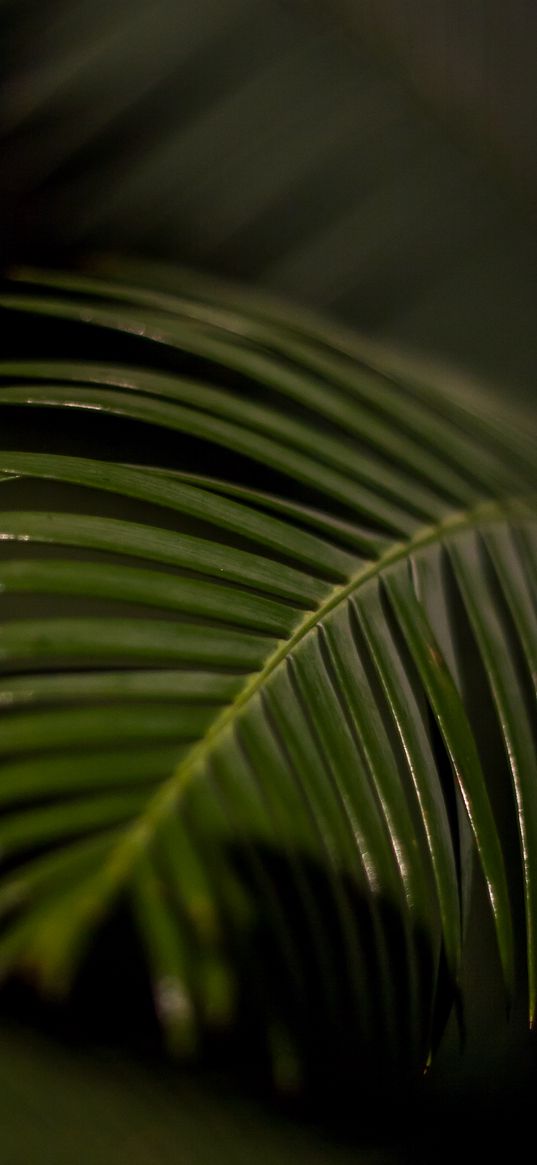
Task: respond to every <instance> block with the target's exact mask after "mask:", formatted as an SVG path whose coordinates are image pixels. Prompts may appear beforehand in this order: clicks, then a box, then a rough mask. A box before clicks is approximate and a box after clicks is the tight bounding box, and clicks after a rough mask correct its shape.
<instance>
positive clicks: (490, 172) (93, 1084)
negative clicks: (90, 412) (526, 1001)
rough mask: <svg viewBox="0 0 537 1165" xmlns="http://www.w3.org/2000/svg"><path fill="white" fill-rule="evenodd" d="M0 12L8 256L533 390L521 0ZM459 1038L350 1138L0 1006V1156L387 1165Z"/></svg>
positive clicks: (502, 1073) (294, 0)
mask: <svg viewBox="0 0 537 1165" xmlns="http://www.w3.org/2000/svg"><path fill="white" fill-rule="evenodd" d="M0 20H1V23H2V37H1V40H2V45H3V58H4V59H3V68H2V99H1V105H0V151H1V157H2V163H3V164H2V168H1V177H0V221H1V223H2V227H1V251H2V261H3V263H4V265H6V264H7V265H9V264H10V263H13V262H19V261H31V262H32V263H35V262H45V263H51V264H66V263H72V262H73V261H77V260H78V259H79V258H80V257H83V256H84V255H86V254H88V253H91V252H92V251H95V250H99V251H103V250H107V249H113V250H115V251H124V252H129V253H136V254H138V255H140V256H143V257H146V258H153V259H165V260H172V261H177V262H180V263H187V264H189V265H192V266H196V267H199V268H202V269H205V270H208V271H215V272H216V273H218V274H219V275H224V276H229V277H233V278H240V279H242V280H246V281H251V282H252V283H255V284H256V285H259V286H262V287H265V288H267V289H270V290H273V291H274V292H277V293H278V294H283V295H285V296H288V297H291V298H295V299H298V300H301V301H303V302H307V303H310V304H312V305H315V306H317V307H320V308H322V309H326V310H328V311H330V312H332V313H333V314H334V315H336V316H339V317H340V318H342V319H344V320H346V321H348V322H350V323H352V324H353V325H354V326H355V327H357V328H358V329H360V330H362V331H364V332H367V333H368V334H369V335H370V336H373V337H375V338H377V339H378V340H381V341H388V342H389V343H393V344H394V345H396V346H400V347H401V346H402V347H403V348H408V349H409V350H414V351H418V352H419V353H420V354H421V356H422V357H423V356H425V357H432V358H435V359H438V358H440V359H441V360H447V361H448V362H450V363H454V364H455V365H460V366H464V367H465V368H466V369H468V370H469V371H470V372H473V373H475V374H477V375H478V376H481V377H483V378H485V379H488V380H490V381H492V382H493V383H495V384H497V385H498V387H499V388H500V389H501V390H502V391H504V392H505V393H506V394H507V395H509V394H515V395H516V396H517V397H518V398H520V399H522V400H523V401H524V402H525V403H526V404H533V394H534V388H533V385H534V379H535V372H536V370H537V328H536V326H535V310H534V299H535V297H534V291H535V276H536V260H537V201H536V197H535V196H536V193H537V151H536V149H535V146H536V144H537V143H536V142H535V136H536V126H537V85H536V82H535V60H534V54H535V45H536V43H537V6H536V5H535V4H533V3H531V2H530V0H513V2H512V3H511V4H509V5H506V4H505V3H502V0H472V2H471V3H469V2H468V0H406V2H405V0H196V3H193V2H192V0H128V2H127V0H106V2H105V0H92V3H88V2H87V0H40V2H39V3H37V2H36V0H0ZM479 941H480V942H482V943H484V944H485V947H486V944H487V943H489V944H490V942H491V940H490V936H487V935H486V934H485V935H484V936H482V937H481V938H480V939H479ZM477 965H478V963H477V961H476V966H477ZM468 975H469V978H470V980H471V979H472V975H474V977H475V971H473V970H472V967H470V969H469V971H468ZM473 990H474V993H475V995H476V997H477V998H479V999H480V1001H481V1009H479V1008H478V1011H477V1013H476V1017H475V1020H474V1023H475V1027H476V1030H475V1032H474V1033H473V1035H472V1033H470V1037H471V1038H470V1049H471V1048H472V1047H473V1048H474V1054H475V1057H476V1058H477V1061H479V1064H480V1069H479V1071H480V1072H481V1075H483V1065H484V1064H485V1063H486V1064H487V1065H488V1077H487V1084H486V1087H487V1088H490V1087H492V1083H491V1082H492V1081H495V1087H496V1089H497V1093H498V1095H500V1096H501V1095H503V1096H504V1097H505V1095H506V1092H505V1089H506V1087H507V1084H508V1080H509V1076H510V1073H511V1070H512V1068H513V1067H514V1059H513V1057H514V1053H513V1052H512V1051H510V1050H509V1049H510V1048H511V1043H510V1038H511V1037H510V1036H509V1034H508V1029H507V1027H506V1025H505V1024H504V1025H503V1026H502V1025H500V1026H501V1031H499V1030H498V1028H494V1029H493V1030H491V1028H490V1024H489V1014H490V1012H489V1007H488V1004H489V1003H490V998H491V995H494V993H495V992H496V991H497V990H498V988H497V985H495V984H483V983H481V982H476V981H474V983H473ZM517 1022H518V1021H517ZM37 1026H38V1027H39V1024H38V1025H37ZM41 1026H42V1025H41ZM519 1026H520V1025H519ZM52 1027H54V1024H52ZM472 1041H473V1042H472ZM475 1049H478V1050H477V1052H475ZM518 1054H519V1053H518V1052H517V1056H518ZM528 1055H529V1053H528ZM457 1057H458V1046H457V1036H456V1032H452V1033H451V1036H450V1039H448V1041H447V1051H445V1052H444V1059H443V1061H442V1060H441V1065H440V1070H439V1079H440V1080H441V1081H443V1087H444V1090H445V1095H446V1096H448V1098H449V1099H448V1100H447V1101H446V1100H445V1101H444V1102H443V1103H444V1104H445V1105H447V1108H444V1109H442V1110H441V1111H442V1113H443V1116H442V1121H441V1124H442V1125H443V1137H442V1139H441V1141H442V1143H440V1140H439V1133H438V1122H437V1115H438V1111H439V1110H438V1108H437V1107H436V1105H437V1101H436V1100H435V1094H434V1087H435V1086H434V1085H433V1091H432V1093H430V1094H429V1101H430V1107H429V1109H428V1112H429V1116H428V1118H427V1119H426V1120H424V1118H423V1109H422V1111H421V1117H420V1120H421V1121H422V1126H421V1132H420V1134H419V1136H417V1134H416V1133H415V1131H412V1129H413V1126H412V1123H411V1122H412V1120H413V1119H414V1118H413V1117H412V1115H410V1116H408V1117H407V1123H406V1126H405V1129H406V1131H404V1130H403V1132H398V1129H397V1119H400V1115H401V1114H400V1113H399V1116H398V1117H394V1119H393V1121H392V1122H390V1121H389V1120H388V1121H386V1122H385V1123H384V1127H383V1128H382V1130H381V1133H382V1140H383V1143H385V1148H384V1149H382V1150H379V1149H377V1148H375V1147H374V1146H373V1144H371V1145H370V1146H369V1147H368V1145H367V1143H366V1142H367V1135H365V1134H364V1135H363V1136H362V1137H361V1138H360V1136H358V1141H361V1147H360V1149H359V1150H358V1149H357V1148H356V1144H357V1141H356V1130H354V1133H353V1136H351V1137H350V1142H349V1144H348V1145H346V1144H340V1145H337V1144H336V1143H335V1141H334V1136H333V1131H332V1133H330V1135H329V1134H328V1133H326V1135H325V1134H324V1133H323V1134H322V1135H321V1133H319V1134H318V1135H315V1134H314V1133H313V1132H311V1133H308V1132H306V1131H305V1130H303V1129H302V1128H301V1127H300V1126H299V1124H297V1123H296V1121H295V1119H294V1117H293V1118H291V1117H289V1118H288V1117H286V1116H285V1115H284V1114H280V1116H279V1117H275V1116H274V1114H271V1115H270V1116H268V1117H267V1112H266V1110H265V1109H263V1108H262V1106H260V1105H259V1103H258V1101H257V1100H248V1099H242V1100H238V1099H237V1098H236V1093H235V1091H234V1090H233V1088H232V1087H231V1085H229V1084H227V1085H224V1084H223V1078H222V1076H221V1075H220V1076H219V1075H218V1074H217V1075H216V1077H214V1078H211V1079H210V1080H209V1081H208V1082H207V1081H205V1082H200V1081H195V1080H191V1079H189V1080H185V1079H184V1078H183V1077H181V1076H180V1075H179V1076H177V1075H174V1074H173V1072H172V1071H171V1070H167V1069H166V1070H164V1069H163V1068H162V1065H159V1067H158V1070H157V1069H155V1066H154V1065H152V1064H151V1063H145V1062H144V1063H142V1064H138V1063H136V1060H137V1057H134V1056H130V1057H127V1058H125V1059H122V1058H121V1056H120V1055H119V1053H117V1052H114V1053H113V1054H111V1053H110V1052H109V1051H102V1050H101V1051H99V1052H95V1051H94V1052H93V1053H90V1052H82V1051H81V1050H80V1048H78V1047H76V1048H74V1047H73V1046H72V1044H71V1043H69V1041H68V1042H67V1044H65V1041H63V1042H61V1041H60V1042H58V1040H57V1039H54V1038H53V1037H52V1036H51V1035H50V1032H49V1034H48V1035H43V1034H41V1035H37V1034H35V1032H34V1033H33V1034H32V1033H31V1032H30V1031H29V1030H27V1029H25V1028H24V1027H20V1025H19V1026H17V1024H16V1023H15V1022H14V1021H9V1022H8V1020H7V1018H6V1016H5V1015H4V1020H3V1023H2V1036H1V1050H0V1123H1V1125H2V1136H3V1149H2V1157H1V1160H2V1165H19V1163H20V1165H23V1162H24V1165H26V1163H27V1162H29V1163H31V1162H33V1161H37V1160H44V1161H47V1162H50V1163H51V1165H63V1163H64V1162H65V1163H67V1162H71V1161H73V1160H75V1159H76V1160H77V1161H80V1162H81V1165H85V1163H86V1162H87V1165H90V1162H91V1165H99V1163H100V1162H101V1161H102V1162H104V1163H108V1162H112V1161H115V1160H123V1159H126V1158H127V1157H128V1159H129V1160H131V1161H132V1162H133V1165H138V1161H139V1162H140V1165H142V1162H143V1163H144V1165H153V1162H154V1163H155V1165H157V1163H158V1165H160V1163H162V1165H167V1162H168V1161H169V1162H172V1161H174V1162H175V1161H177V1162H179V1161H180V1162H181V1163H182V1162H185V1163H186V1165H197V1163H198V1162H199V1163H200V1165H201V1163H202V1162H203V1163H207V1165H212V1162H213V1161H215V1162H217V1161H218V1162H220V1161H222V1162H223V1165H226V1163H227V1162H228V1161H229V1162H230V1163H231V1162H233V1165H241V1163H242V1162H243V1161H244V1162H246V1161H250V1160H251V1159H252V1156H253V1155H254V1154H255V1156H256V1158H257V1160H258V1161H259V1163H260V1165H270V1163H271V1162H272V1161H274V1162H275V1161H276V1160H277V1161H279V1162H282V1163H283V1165H285V1163H286V1162H287V1161H289V1162H291V1161H293V1162H295V1163H296V1165H301V1162H302V1161H303V1162H304V1165H306V1163H309V1165H323V1163H325V1162H331V1163H333V1165H347V1163H349V1165H350V1162H351V1161H354V1162H358V1161H359V1162H363V1165H384V1163H387V1165H390V1163H391V1162H395V1161H402V1160H409V1161H418V1160H423V1161H429V1160H431V1159H433V1157H432V1156H431V1155H430V1153H431V1145H432V1146H434V1159H435V1160H439V1159H440V1155H441V1152H442V1147H443V1148H444V1150H445V1152H446V1154H447V1153H448V1152H451V1151H452V1148H453V1143H452V1142H451V1141H449V1138H448V1140H447V1141H446V1139H445V1136H446V1127H447V1126H449V1124H450V1121H451V1119H452V1113H453V1112H454V1111H457V1112H460V1104H461V1103H462V1102H461V1095H462V1094H463V1092H464V1089H466V1090H467V1091H466V1093H465V1095H466V1096H468V1095H473V1094H472V1080H473V1077H474V1075H475V1073H476V1072H477V1073H478V1070H477V1069H476V1068H475V1063H474V1061H473V1060H472V1052H471V1051H470V1054H469V1056H468V1057H467V1060H466V1069H465V1072H463V1074H462V1077H461V1075H460V1067H459V1066H458V1065H457V1068H456V1069H455V1067H454V1064H455V1062H456V1061H457ZM523 1059H524V1057H523ZM528 1064H529V1060H528V1063H526V1061H524V1063H523V1064H522V1074H523V1072H524V1071H526V1075H528V1073H529V1071H530V1069H529V1067H528ZM442 1065H443V1066H442ZM518 1069H519V1072H518V1076H517V1077H516V1079H517V1080H520V1079H521V1078H522V1077H521V1068H520V1063H519V1064H518ZM442 1072H443V1075H442ZM478 1074H479V1073H478ZM528 1078H529V1077H528ZM461 1080H462V1082H461ZM481 1087H482V1092H483V1085H482V1086H481ZM226 1089H227V1091H226ZM468 1089H470V1091H469V1092H468ZM512 1089H514V1092H516V1086H515V1084H513V1085H512ZM502 1090H503V1091H502ZM514 1092H513V1095H512V1096H511V1099H510V1101H509V1105H510V1108H509V1105H508V1110H509V1112H510V1113H511V1114H512V1113H513V1112H514V1107H513V1106H516V1105H517V1104H519V1105H522V1104H523V1097H522V1094H520V1096H519V1097H518V1100H517V1098H516V1096H515V1095H514ZM230 1096H233V1097H234V1098H235V1099H233V1101H232V1102H231V1103H230ZM450 1106H451V1107H450ZM446 1113H448V1114H451V1115H448V1116H447V1117H446ZM490 1127H491V1126H490V1114H489V1132H490ZM433 1130H435V1131H434V1132H433ZM368 1135H370V1134H368ZM452 1136H453V1137H455V1136H456V1134H455V1131H454V1129H452ZM353 1137H354V1140H353ZM416 1137H417V1139H416ZM364 1138H365V1140H364ZM352 1146H354V1147H352Z"/></svg>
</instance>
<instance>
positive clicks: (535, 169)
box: [0, 0, 537, 397]
mask: <svg viewBox="0 0 537 1165" xmlns="http://www.w3.org/2000/svg"><path fill="white" fill-rule="evenodd" d="M0 12H1V14H2V20H3V26H4V28H3V37H2V40H3V44H4V54H5V59H4V68H3V99H2V109H1V119H0V143H1V146H0V148H1V150H2V158H3V167H2V171H3V176H2V183H1V185H2V189H1V192H0V197H1V199H2V204H3V205H2V221H3V224H4V232H3V233H4V250H5V256H6V258H7V259H13V258H29V257H31V259H32V261H34V262H35V261H36V260H43V261H47V262H51V261H52V262H56V263H57V262H61V261H64V260H67V259H69V260H71V259H72V258H73V257H74V256H77V255H79V254H80V253H82V252H85V251H88V250H91V249H94V248H99V249H102V248H109V247H113V248H114V249H122V250H129V251H133V250H134V251H136V252H137V253H139V254H142V255H147V256H155V257H161V258H165V259H171V260H177V261H180V262H182V263H191V264H193V265H195V266H198V267H200V266H201V267H203V268H207V269H209V270H214V271H216V272H218V273H220V274H228V275H233V276H238V277H240V278H242V279H246V280H252V281H255V282H256V283H259V284H261V285H263V286H265V287H268V288H271V289H274V290H275V291H277V292H279V293H284V294H286V295H289V296H291V297H295V298H298V299H301V300H303V301H308V302H310V303H312V304H315V305H318V306H320V307H322V308H326V309H329V310H330V311H332V312H334V313H336V314H337V315H339V316H341V317H343V318H345V319H346V320H348V321H350V322H352V323H353V324H354V325H355V326H357V327H359V328H362V329H364V330H366V331H367V332H368V333H370V334H371V333H374V334H375V335H378V336H379V337H381V338H383V339H388V340H390V341H395V342H397V343H398V344H404V345H407V346H410V347H415V348H419V349H420V350H421V351H424V350H428V351H430V352H431V353H435V354H438V355H441V356H445V357H448V358H450V359H451V360H454V361H455V362H459V363H462V364H464V365H466V366H467V367H469V368H472V369H474V370H475V371H477V372H478V373H481V374H485V375H486V376H487V377H489V378H491V379H492V380H494V381H496V382H498V383H500V384H502V383H503V384H508V385H509V386H510V389H511V390H513V391H514V390H516V391H517V392H519V393H521V394H525V395H526V397H528V396H529V394H530V393H531V386H532V382H533V379H534V375H535V367H536V358H537V339H536V335H535V333H536V329H535V320H534V312H533V303H534V283H535V271H536V247H537V239H536V226H537V202H536V198H535V195H536V188H537V161H536V159H537V150H536V148H535V147H536V141H535V137H536V126H537V86H536V84H535V69H534V53H535V44H536V43H537V8H536V6H535V4H533V3H531V0H514V2H513V3H511V4H509V5H506V4H504V3H502V0H474V2H472V3H468V0H434V2H431V0H196V3H195V4H194V3H191V2H189V0H128V2H127V0H106V2H105V0H94V2H93V3H91V4H89V3H88V2H87V0H45V2H44V3H43V2H41V3H36V2H35V0H2V4H1V6H0Z"/></svg>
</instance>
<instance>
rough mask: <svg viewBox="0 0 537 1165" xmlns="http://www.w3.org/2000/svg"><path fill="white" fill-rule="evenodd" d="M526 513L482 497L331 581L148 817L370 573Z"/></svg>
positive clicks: (520, 506)
mask: <svg viewBox="0 0 537 1165" xmlns="http://www.w3.org/2000/svg"><path fill="white" fill-rule="evenodd" d="M529 513H530V507H528V505H527V503H526V502H525V500H524V499H522V498H520V499H519V498H513V499H509V500H507V501H503V502H481V503H479V505H477V506H475V507H474V508H472V509H471V510H469V511H464V512H458V513H456V514H451V515H450V516H449V517H448V518H445V519H443V520H442V522H439V523H437V524H435V525H433V526H427V527H424V528H422V529H421V530H419V531H417V533H416V534H415V535H414V536H413V537H412V538H411V539H408V541H405V542H401V541H398V542H396V543H394V544H393V545H392V546H390V547H389V549H388V550H386V551H385V552H384V553H383V554H382V555H381V556H380V558H378V559H376V560H374V561H371V562H369V563H366V564H365V565H364V564H363V563H362V564H361V566H360V568H359V570H358V571H357V572H356V573H355V574H353V575H352V576H351V578H350V579H349V580H348V582H346V583H343V584H339V585H337V586H335V587H334V588H333V590H332V591H331V593H330V594H329V595H328V596H327V598H326V599H325V600H324V601H323V602H322V603H321V604H320V606H319V607H317V608H316V610H315V611H313V612H312V611H307V612H306V613H305V615H304V617H303V619H302V620H301V622H300V623H299V625H298V627H296V628H295V630H294V631H293V633H292V635H291V636H290V637H289V639H286V640H285V642H282V643H281V644H280V646H278V647H277V648H276V649H275V651H273V652H272V654H271V655H270V656H269V658H268V659H267V661H266V663H265V664H264V665H263V667H262V668H261V670H260V671H258V672H256V673H255V674H254V675H252V676H250V677H249V678H248V680H247V682H246V683H245V685H244V687H243V688H241V690H240V692H238V693H237V695H236V697H235V699H234V700H233V701H232V702H231V703H230V704H228V705H227V706H226V707H225V708H223V709H222V711H221V713H220V714H219V715H218V716H217V718H216V719H215V720H214V721H213V722H212V724H211V726H210V728H209V729H208V731H207V732H206V734H205V736H204V737H203V738H202V739H201V740H199V741H197V742H196V744H195V745H194V746H193V748H192V749H191V751H190V752H189V753H188V755H187V756H186V757H185V758H184V759H183V760H182V762H181V764H180V766H179V768H177V769H176V770H175V773H174V774H173V776H172V777H170V779H169V781H166V782H165V783H164V785H163V786H161V788H160V789H159V791H158V793H157V794H155V797H154V798H153V801H152V802H151V804H150V805H149V806H148V811H147V815H148V817H149V821H150V822H153V821H155V823H156V821H157V820H158V818H159V816H160V814H161V813H164V812H165V811H166V809H167V808H168V807H171V805H172V804H176V802H177V799H178V797H179V796H181V795H183V794H184V792H185V790H186V788H187V785H188V784H189V782H190V780H191V779H192V777H194V776H195V774H196V772H197V771H198V769H199V768H201V767H202V765H203V763H204V761H205V759H206V758H207V756H208V755H209V753H210V752H211V750H212V748H213V747H214V745H215V743H216V741H217V740H218V739H219V738H220V737H221V736H222V735H223V733H224V732H225V731H226V729H228V728H230V727H231V726H232V725H233V723H234V722H235V720H236V719H237V717H238V716H239V714H240V713H241V712H242V711H243V709H244V707H245V705H246V704H247V703H248V702H249V701H250V700H251V699H252V698H253V696H255V694H256V693H257V692H258V691H259V690H260V689H261V688H262V687H263V686H264V684H265V683H266V681H267V680H268V678H269V676H270V675H271V674H272V672H273V671H274V670H275V669H276V668H277V667H278V666H279V665H280V664H281V663H283V661H284V660H285V659H287V658H288V657H289V656H290V655H291V653H292V652H293V651H294V650H295V648H296V647H297V646H298V644H299V643H300V642H301V640H302V639H304V638H305V636H306V635H308V634H309V632H310V631H312V630H313V629H314V628H315V627H318V626H319V625H320V624H321V623H322V620H323V619H324V618H326V616H327V615H329V614H330V612H331V611H333V610H334V609H335V608H336V607H338V606H339V605H340V604H341V603H344V602H345V601H346V600H347V599H348V598H349V596H350V595H352V594H353V593H354V592H355V591H356V590H358V589H359V588H360V587H361V586H363V585H364V584H365V583H366V582H368V581H370V580H371V579H372V578H375V577H377V576H378V575H380V574H382V572H383V571H384V570H386V569H387V568H388V567H390V566H393V565H395V564H396V563H397V562H400V561H402V560H404V559H405V558H408V557H410V555H411V554H413V553H414V552H415V551H416V550H420V549H422V548H423V547H425V546H428V545H431V544H434V543H435V542H439V541H441V540H442V538H443V537H444V536H445V535H446V534H453V533H456V532H458V531H459V530H461V531H462V530H466V529H471V528H474V527H477V526H480V525H481V524H483V523H487V524H488V523H490V522H497V521H501V520H505V519H506V518H507V517H508V515H510V514H512V515H516V514H519V515H521V516H527V515H528V514H529ZM145 816H146V815H145V814H144V817H145ZM134 828H136V826H134Z"/></svg>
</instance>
